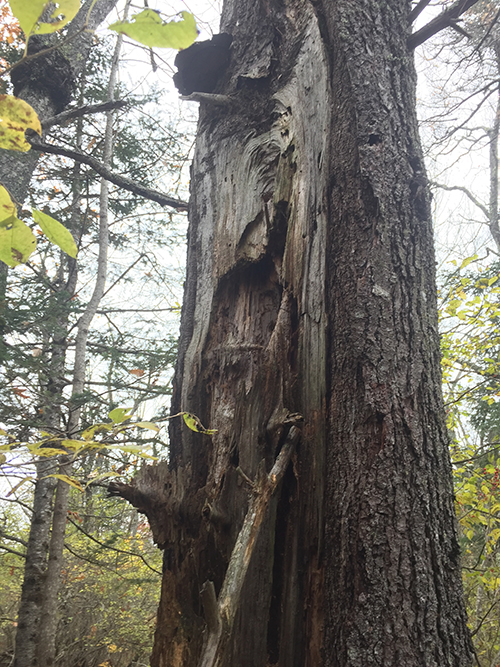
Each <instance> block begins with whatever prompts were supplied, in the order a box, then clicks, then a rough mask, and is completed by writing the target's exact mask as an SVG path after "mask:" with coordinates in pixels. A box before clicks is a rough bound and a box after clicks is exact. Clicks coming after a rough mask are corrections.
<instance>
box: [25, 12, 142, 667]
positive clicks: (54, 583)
mask: <svg viewBox="0 0 500 667" xmlns="http://www.w3.org/2000/svg"><path fill="white" fill-rule="evenodd" d="M129 5H130V2H127V5H126V8H125V15H126V14H127V12H128V7H129ZM122 42H123V37H122V35H119V36H118V38H117V42H116V47H115V51H114V54H113V59H112V63H111V71H110V77H109V82H108V91H107V99H106V101H113V100H114V99H115V89H116V82H117V78H118V65H119V58H120V50H121V46H122ZM113 120H114V112H113V111H108V112H107V113H106V127H105V133H104V144H103V155H102V162H103V164H104V165H105V166H106V167H109V166H110V165H111V157H112V151H113ZM108 199H109V184H108V182H107V181H106V180H105V179H102V180H101V193H100V203H99V251H98V258H97V278H96V283H95V285H94V291H93V293H92V296H91V298H90V301H89V303H88V304H87V307H86V309H85V312H84V313H83V314H82V316H81V318H80V319H79V321H78V325H77V335H76V341H75V363H74V369H73V382H72V387H73V396H75V397H78V396H79V395H80V394H81V393H82V392H83V391H84V388H85V362H86V358H87V338H88V332H89V328H90V324H91V322H92V320H93V318H94V317H95V314H96V312H97V309H98V308H99V304H100V302H101V299H102V296H103V294H104V290H105V286H106V274H107V254H108V246H109V230H108V227H109V225H108ZM80 412H81V408H80V406H78V407H76V408H73V410H72V411H71V413H70V418H69V420H68V437H70V438H71V437H74V436H75V434H76V433H77V431H78V428H79V424H80ZM71 471H72V464H71V461H70V459H69V458H68V457H63V460H62V461H61V465H60V470H59V473H60V474H63V475H71ZM69 492H70V486H69V484H67V483H66V482H64V481H63V480H61V479H59V480H58V481H57V488H56V499H55V506H54V513H53V520H52V532H51V540H50V548H49V559H48V566H47V576H46V582H45V590H44V600H43V614H42V619H41V623H40V633H39V641H38V646H37V665H39V666H40V667H50V666H51V665H53V664H54V660H55V657H56V634H57V612H58V604H57V603H58V595H59V590H60V587H61V569H62V565H63V551H64V538H65V534H66V519H67V514H68V504H69Z"/></svg>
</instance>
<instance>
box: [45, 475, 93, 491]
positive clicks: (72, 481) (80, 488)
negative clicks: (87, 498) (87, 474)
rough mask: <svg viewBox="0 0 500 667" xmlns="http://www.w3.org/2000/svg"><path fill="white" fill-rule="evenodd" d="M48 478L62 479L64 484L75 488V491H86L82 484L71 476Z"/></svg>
mask: <svg viewBox="0 0 500 667" xmlns="http://www.w3.org/2000/svg"><path fill="white" fill-rule="evenodd" d="M47 477H55V478H56V479H60V480H62V481H63V482H66V484H69V485H70V486H72V487H74V488H75V489H78V491H82V492H83V491H85V489H84V488H83V486H82V485H81V484H80V482H79V481H78V480H77V479H75V478H74V477H69V475H47Z"/></svg>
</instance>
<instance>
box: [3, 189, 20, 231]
mask: <svg viewBox="0 0 500 667" xmlns="http://www.w3.org/2000/svg"><path fill="white" fill-rule="evenodd" d="M12 216H14V217H17V206H16V205H15V204H14V202H13V201H12V199H11V198H10V195H9V193H8V192H7V190H6V189H5V188H4V187H3V185H0V224H2V222H3V221H4V220H7V218H11V217H12Z"/></svg>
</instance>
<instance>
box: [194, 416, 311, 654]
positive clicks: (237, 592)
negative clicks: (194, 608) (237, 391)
mask: <svg viewBox="0 0 500 667" xmlns="http://www.w3.org/2000/svg"><path fill="white" fill-rule="evenodd" d="M299 436H300V431H299V429H298V428H297V427H296V426H292V427H291V429H290V432H289V433H288V436H287V438H286V440H285V444H284V445H283V448H282V449H281V451H280V453H279V454H278V457H277V459H276V462H275V464H274V466H273V467H272V469H271V472H270V473H269V474H266V473H265V471H264V468H263V467H262V468H260V470H259V475H258V477H257V479H256V480H255V482H254V483H253V488H252V492H253V497H252V500H251V501H250V505H249V508H248V511H247V513H246V516H245V519H244V521H243V525H242V527H241V530H240V532H239V535H238V538H237V540H236V544H235V545H234V548H233V553H232V555H231V559H230V561H229V565H228V567H227V571H226V576H225V577H224V583H223V584H222V588H221V591H220V594H219V600H218V603H217V614H216V615H215V614H214V609H213V605H212V606H209V605H205V609H210V612H209V615H208V618H207V631H208V634H207V637H206V640H205V646H204V648H203V652H202V655H201V658H200V662H199V667H217V666H218V665H222V664H224V661H225V659H226V658H227V656H226V654H225V645H226V643H227V642H228V641H229V639H230V637H231V632H232V629H233V625H234V620H235V617H236V612H237V611H238V609H239V606H240V603H241V591H242V589H243V584H244V583H245V578H246V574H247V571H248V565H249V563H250V559H251V557H252V554H253V551H254V547H255V543H256V539H257V536H258V533H259V529H260V527H261V525H262V522H263V520H264V515H265V512H266V510H267V507H268V505H269V501H270V499H271V496H272V495H273V493H274V492H275V490H276V488H277V486H278V484H279V483H280V481H281V480H282V478H283V475H284V474H285V471H286V469H287V467H288V464H289V462H290V457H291V455H292V452H293V449H294V447H295V444H296V442H297V440H298V439H299ZM207 589H208V590H210V591H211V590H213V583H212V582H207ZM214 616H215V618H216V619H217V620H216V621H214V620H213V619H214ZM209 619H210V620H209Z"/></svg>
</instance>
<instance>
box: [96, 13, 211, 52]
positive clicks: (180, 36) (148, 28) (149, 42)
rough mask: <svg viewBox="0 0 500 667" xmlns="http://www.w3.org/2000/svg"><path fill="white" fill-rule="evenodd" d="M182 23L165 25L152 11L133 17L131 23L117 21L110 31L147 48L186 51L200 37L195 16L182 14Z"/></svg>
mask: <svg viewBox="0 0 500 667" xmlns="http://www.w3.org/2000/svg"><path fill="white" fill-rule="evenodd" d="M180 14H181V16H182V21H170V22H168V23H165V22H164V21H162V20H161V17H160V16H158V14H157V13H156V12H155V11H153V10H152V9H145V10H144V11H142V12H140V13H139V14H136V15H135V16H133V17H132V20H131V21H117V22H116V23H113V24H111V25H110V26H109V29H110V30H115V31H116V32H119V33H123V34H125V35H127V36H128V37H130V38H131V39H134V40H135V41H136V42H140V43H141V44H144V45H145V46H149V47H159V48H168V49H186V48H187V47H188V46H191V44H192V43H193V42H194V40H195V39H196V38H197V36H198V29H197V27H196V22H195V20H194V16H193V15H192V14H190V13H189V12H181V13H180Z"/></svg>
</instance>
